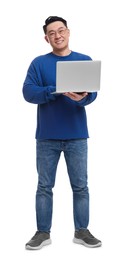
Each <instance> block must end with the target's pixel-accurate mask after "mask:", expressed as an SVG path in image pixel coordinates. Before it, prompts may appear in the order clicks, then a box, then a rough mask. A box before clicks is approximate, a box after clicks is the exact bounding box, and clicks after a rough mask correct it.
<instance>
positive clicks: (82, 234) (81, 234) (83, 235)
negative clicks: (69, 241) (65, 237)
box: [73, 229, 102, 247]
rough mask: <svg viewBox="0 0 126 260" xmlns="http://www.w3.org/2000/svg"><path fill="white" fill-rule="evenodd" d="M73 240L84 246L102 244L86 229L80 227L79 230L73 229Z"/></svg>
mask: <svg viewBox="0 0 126 260" xmlns="http://www.w3.org/2000/svg"><path fill="white" fill-rule="evenodd" d="M73 242H74V243H77V244H82V245H84V246H86V247H99V246H101V245H102V242H101V241H100V240H98V239H97V238H95V237H94V236H93V235H92V234H91V233H90V231H89V230H88V229H80V230H79V231H75V236H74V239H73Z"/></svg>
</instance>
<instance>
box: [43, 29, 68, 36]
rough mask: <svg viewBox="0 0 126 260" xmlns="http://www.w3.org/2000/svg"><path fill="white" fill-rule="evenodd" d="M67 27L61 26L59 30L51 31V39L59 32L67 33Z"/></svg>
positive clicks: (61, 33) (49, 34)
mask: <svg viewBox="0 0 126 260" xmlns="http://www.w3.org/2000/svg"><path fill="white" fill-rule="evenodd" d="M66 30H67V28H60V29H58V30H57V31H50V32H49V33H48V34H47V35H48V37H49V38H50V39H54V38H55V37H56V34H57V33H58V34H59V35H60V36H63V35H65V33H66Z"/></svg>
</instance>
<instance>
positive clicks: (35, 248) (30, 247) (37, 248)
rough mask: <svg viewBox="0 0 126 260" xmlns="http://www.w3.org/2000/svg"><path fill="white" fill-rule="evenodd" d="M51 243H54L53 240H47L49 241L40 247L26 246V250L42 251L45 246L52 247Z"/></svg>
mask: <svg viewBox="0 0 126 260" xmlns="http://www.w3.org/2000/svg"><path fill="white" fill-rule="evenodd" d="M51 243H52V241H51V239H47V240H45V241H43V242H42V243H41V244H40V245H39V246H30V245H26V246H25V249H28V250H39V249H41V248H42V247H43V246H47V245H50V244H51Z"/></svg>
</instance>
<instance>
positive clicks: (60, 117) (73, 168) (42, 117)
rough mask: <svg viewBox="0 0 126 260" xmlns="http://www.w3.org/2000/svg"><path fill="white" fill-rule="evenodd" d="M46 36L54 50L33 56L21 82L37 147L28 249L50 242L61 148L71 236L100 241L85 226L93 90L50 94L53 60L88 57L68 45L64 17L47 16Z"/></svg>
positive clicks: (95, 244) (86, 241)
mask: <svg viewBox="0 0 126 260" xmlns="http://www.w3.org/2000/svg"><path fill="white" fill-rule="evenodd" d="M43 30H44V33H45V40H46V41H47V42H48V43H49V44H50V45H51V47H52V52H51V53H48V54H45V55H41V56H39V57H37V58H35V59H34V60H33V61H32V63H31V64H30V66H29V69H28V72H27V75H26V79H25V82H24V85H23V95H24V98H25V100H26V101H28V102H30V103H34V104H37V105H38V110H37V129H36V143H37V145H36V153H37V156H36V157H37V159H36V161H37V171H38V187H37V192H36V219H37V232H36V233H35V235H34V236H33V238H32V239H31V240H30V241H29V242H28V243H27V244H26V249H40V248H42V247H43V246H44V245H47V244H50V243H51V239H50V231H51V223H52V209H53V199H52V197H53V192H52V189H53V187H54V185H55V176H56V169H57V165H58V161H59V158H60V154H61V152H64V157H65V160H66V164H67V169H68V175H69V179H70V184H71V188H72V191H73V216H74V225H75V234H74V240H73V241H74V242H75V243H79V244H83V245H85V246H87V247H98V246H101V241H100V240H98V239H96V238H95V237H94V236H93V235H92V234H91V233H90V232H89V230H88V229H87V227H88V223H89V192H88V186H87V138H88V127H87V120H86V111H85V106H86V105H89V104H90V103H92V102H93V101H94V100H95V99H96V96H97V93H96V92H95V93H81V94H77V93H64V94H59V95H54V94H51V93H52V92H54V91H55V90H56V62H57V61H71V60H91V58H90V57H89V56H87V55H84V54H80V53H77V52H73V51H71V50H70V49H69V36H70V31H69V29H68V27H67V21H66V20H65V19H63V18H61V17H57V16H50V17H48V18H47V19H46V21H45V25H44V26H43Z"/></svg>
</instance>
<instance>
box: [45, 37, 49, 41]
mask: <svg viewBox="0 0 126 260" xmlns="http://www.w3.org/2000/svg"><path fill="white" fill-rule="evenodd" d="M45 40H46V42H48V43H49V40H48V36H47V35H45Z"/></svg>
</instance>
